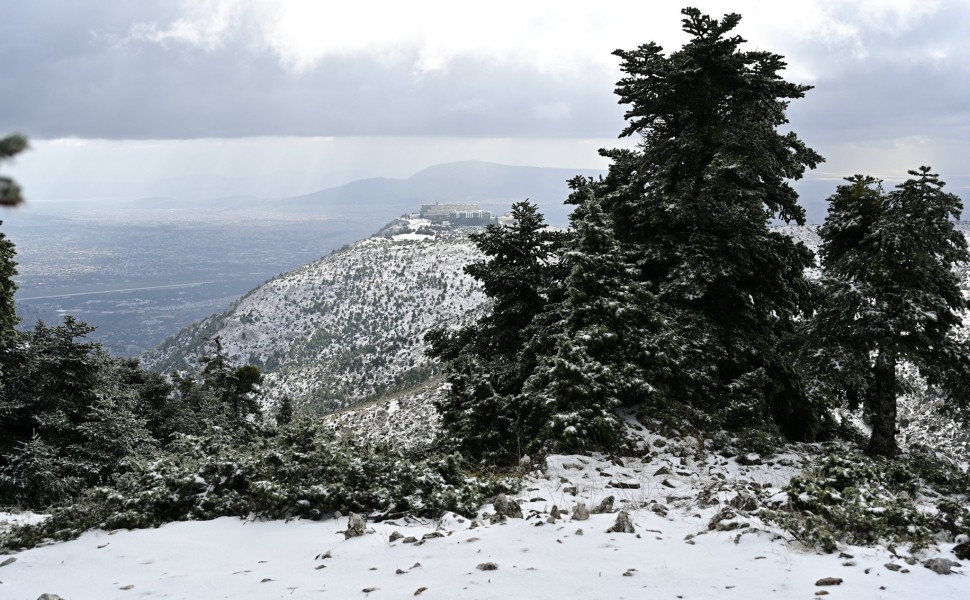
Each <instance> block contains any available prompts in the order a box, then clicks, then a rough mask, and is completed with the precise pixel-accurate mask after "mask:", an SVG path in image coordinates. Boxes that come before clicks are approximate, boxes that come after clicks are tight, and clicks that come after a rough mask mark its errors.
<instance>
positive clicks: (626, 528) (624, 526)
mask: <svg viewBox="0 0 970 600" xmlns="http://www.w3.org/2000/svg"><path fill="white" fill-rule="evenodd" d="M606 533H636V530H635V529H634V528H633V521H631V520H630V515H628V514H627V512H626V511H625V510H621V511H620V514H618V515H616V523H613V526H612V527H610V528H609V529H607V530H606Z"/></svg>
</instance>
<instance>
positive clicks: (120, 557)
mask: <svg viewBox="0 0 970 600" xmlns="http://www.w3.org/2000/svg"><path fill="white" fill-rule="evenodd" d="M636 435H637V436H638V437H639V441H640V443H641V444H643V445H646V446H648V447H651V448H654V447H662V448H663V451H660V452H649V453H646V454H645V458H643V459H637V458H624V459H622V460H618V461H614V460H611V459H609V458H607V457H604V456H598V455H594V456H584V455H554V456H550V457H548V458H547V459H546V461H545V462H544V463H543V464H541V465H539V466H538V467H539V468H536V469H534V470H532V471H531V472H530V473H528V474H527V475H526V476H525V477H524V478H523V486H522V489H521V491H520V492H519V493H518V494H515V495H514V498H515V499H516V500H517V501H518V502H519V503H520V505H521V508H522V513H523V515H524V517H525V518H524V519H507V520H496V521H494V522H493V521H492V520H491V519H490V517H491V516H492V514H493V513H494V507H493V506H492V505H491V504H486V505H485V506H483V507H482V509H481V511H479V513H478V515H476V519H475V522H473V520H471V519H467V518H463V517H460V516H458V515H454V514H446V515H445V516H443V517H442V518H441V519H438V520H429V519H416V518H402V519H399V520H397V521H385V522H381V523H368V524H367V533H366V534H365V535H364V536H362V537H358V538H350V539H344V535H343V533H342V532H343V531H344V530H345V529H347V526H348V518H347V517H346V516H343V517H338V518H330V519H325V520H322V521H302V520H296V521H289V522H283V521H252V520H240V519H234V518H222V519H216V520H213V521H208V522H187V523H173V524H169V525H165V526H163V527H160V528H158V529H154V530H140V531H117V532H104V531H93V532H88V533H87V534H85V535H83V536H82V537H81V538H79V539H77V540H74V541H71V542H64V543H57V544H51V545H48V546H44V547H40V548H35V549H32V550H27V551H24V552H21V553H18V554H16V555H14V556H13V557H14V558H16V561H15V562H12V563H10V564H7V565H6V566H4V567H2V568H0V581H2V584H0V598H12V599H20V598H24V599H34V598H37V597H38V596H39V595H40V594H42V593H45V592H47V593H56V594H58V595H60V596H62V597H63V598H69V599H75V600H78V599H86V598H91V599H112V598H124V599H129V598H134V597H153V598H233V599H243V600H245V599H263V598H311V597H313V598H316V597H320V596H321V594H323V595H324V597H332V598H341V599H343V598H371V599H381V598H387V599H392V598H399V599H403V598H413V597H414V596H415V594H416V593H417V592H418V591H419V590H422V589H423V590H424V591H422V592H421V593H420V594H419V595H420V597H421V598H422V599H427V598H431V599H434V598H440V599H462V598H467V599H476V600H485V599H492V598H494V599H501V600H507V599H508V598H530V599H550V600H553V599H561V598H583V599H603V600H607V599H609V600H614V599H624V598H629V599H634V598H637V599H640V598H685V599H692V598H767V597H771V598H778V599H788V598H792V599H795V598H808V597H812V596H813V595H814V594H815V592H816V591H819V590H821V589H825V590H827V591H829V592H830V595H832V596H833V597H839V598H885V599H900V600H902V599H907V598H913V597H924V596H925V597H936V598H941V599H942V598H959V597H963V596H964V595H965V594H966V590H967V585H966V579H965V578H964V577H963V576H961V574H962V573H965V570H964V569H962V568H960V567H958V568H957V571H958V572H959V573H961V574H954V575H938V574H936V573H934V572H932V571H930V570H929V569H926V568H923V567H922V566H921V565H920V564H919V563H916V562H915V561H912V562H911V563H907V562H906V560H905V559H906V558H907V553H906V551H905V550H904V549H902V548H899V549H890V548H889V547H888V546H887V547H873V548H861V547H852V546H842V547H840V548H839V550H840V551H841V552H842V554H839V553H833V554H821V553H818V552H815V551H813V550H811V549H807V548H804V547H802V546H801V545H800V544H799V543H798V542H796V541H794V540H792V539H791V538H790V537H788V536H786V535H784V534H782V533H779V531H778V530H777V529H774V528H772V527H771V526H769V525H766V524H765V523H763V522H762V521H761V520H760V519H759V518H758V517H757V515H756V514H749V513H746V512H744V511H741V510H737V511H733V514H732V516H730V517H726V518H723V519H721V520H720V521H718V518H719V517H716V516H715V515H720V512H719V511H720V510H721V509H722V508H723V507H724V506H725V505H727V503H728V502H729V501H730V499H731V498H732V497H734V496H735V495H737V494H738V493H739V492H740V491H741V490H747V489H758V487H760V488H761V489H762V490H763V491H765V492H766V493H767V495H768V496H769V497H771V499H772V501H776V502H784V500H785V498H784V494H783V493H780V492H779V490H780V487H782V486H783V485H784V484H785V483H786V482H787V481H788V479H789V478H790V477H791V476H792V475H794V474H796V473H798V472H799V469H800V468H799V467H798V466H794V465H795V464H796V463H798V462H805V461H806V460H808V455H804V456H800V455H799V454H798V453H797V452H794V453H789V454H785V455H780V456H778V457H775V458H774V459H771V458H766V460H765V464H762V465H751V466H749V465H741V464H738V463H737V462H736V461H735V460H734V459H729V458H725V457H723V456H720V455H718V454H716V453H712V452H706V451H702V450H700V448H701V447H702V446H703V445H702V444H700V443H699V441H698V440H696V439H693V438H690V437H684V438H663V437H662V436H659V435H656V434H653V433H651V432H649V431H647V430H645V429H642V428H641V430H640V431H638V432H636ZM689 450H690V452H688V451H689ZM705 494H706V496H705ZM711 494H713V496H714V497H716V500H713V501H711V500H710V498H711V497H712V496H711ZM608 496H613V497H614V507H615V508H614V510H613V512H612V513H603V514H592V515H591V516H590V517H589V519H588V520H584V521H579V520H573V519H572V518H571V517H570V516H569V515H570V513H571V512H572V509H573V508H574V507H575V506H576V505H577V504H578V503H579V502H583V503H585V504H586V506H587V507H588V508H590V509H592V507H594V506H597V505H598V504H599V503H600V502H601V501H602V500H603V499H604V498H606V497H608ZM704 497H706V498H708V500H707V501H704V500H702V499H703V498H704ZM553 505H556V506H557V507H558V508H559V509H560V510H561V511H562V513H563V514H562V517H561V518H560V519H559V520H558V521H555V522H552V523H550V522H549V521H550V518H551V517H550V513H551V511H552V507H553ZM620 510H625V511H627V512H628V514H629V515H630V517H631V519H632V521H633V523H634V526H635V528H636V533H635V534H626V533H607V529H608V528H609V527H610V526H611V525H613V523H614V521H615V520H616V518H617V514H618V511H620ZM712 521H714V524H715V525H716V527H713V528H712V525H711V523H712ZM428 534H435V535H438V536H440V537H427V538H426V537H425V536H427V535H428ZM398 536H403V537H404V538H405V539H401V538H400V537H398ZM408 536H412V537H414V538H416V539H417V540H418V541H417V543H405V541H406V538H407V537H408ZM951 547H952V544H941V545H940V546H939V547H935V548H931V549H929V550H926V551H921V552H920V553H918V554H917V556H916V557H914V558H917V559H918V560H919V561H920V562H922V561H923V560H926V559H928V558H933V557H936V556H943V557H948V558H949V557H952V554H951V553H950V552H949V549H950V548H951ZM896 552H898V555H897V554H895V553H896ZM6 558H7V557H4V556H0V563H3V562H4V560H5V559H6ZM489 562H491V563H495V565H496V566H497V569H496V570H480V569H479V568H477V567H478V566H479V565H483V564H484V563H489ZM887 564H892V566H893V567H894V568H895V569H896V570H891V569H890V568H888V567H887V566H886V565H887ZM825 577H838V578H842V579H843V580H844V582H843V583H842V584H841V585H840V586H837V587H827V588H820V587H818V586H816V585H815V583H816V581H818V580H819V579H821V578H825ZM365 590H371V591H369V592H368V591H365Z"/></svg>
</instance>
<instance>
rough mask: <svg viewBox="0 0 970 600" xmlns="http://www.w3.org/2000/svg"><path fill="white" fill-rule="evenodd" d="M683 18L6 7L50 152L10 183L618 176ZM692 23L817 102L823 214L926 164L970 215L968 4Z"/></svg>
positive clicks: (207, 1)
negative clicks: (472, 166)
mask: <svg viewBox="0 0 970 600" xmlns="http://www.w3.org/2000/svg"><path fill="white" fill-rule="evenodd" d="M685 2H687V0H677V1H668V0H659V1H658V0H652V1H650V2H647V1H644V0H634V1H626V0H615V1H606V2H600V3H592V2H588V1H587V2H582V3H573V2H568V1H563V0H560V1H556V2H550V1H545V0H530V1H528V2H523V1H521V0H516V1H506V0H490V1H489V2H481V3H471V2H455V1H454V0H451V1H423V0H410V1H408V2H401V1H394V0H392V1H372V0H356V1H354V2H346V1H339V2H336V1H331V0H305V1H300V0H185V1H182V0H152V1H148V0H140V1H138V2H119V1H118V0H76V1H70V2H68V1H64V0H30V1H27V0H0V89H3V90H4V91H5V93H4V99H3V101H2V102H3V109H2V110H0V133H9V132H14V131H20V132H23V133H25V134H27V135H28V136H29V137H30V138H31V140H32V150H31V151H30V153H29V154H26V155H24V156H23V157H21V158H18V160H17V161H16V163H15V164H12V165H9V164H8V165H4V166H3V167H2V168H3V170H4V172H5V173H8V174H11V175H13V176H14V177H16V178H17V179H18V180H19V181H20V182H21V183H22V185H23V186H24V187H25V189H26V191H27V193H28V194H29V195H30V198H31V199H32V200H34V201H38V202H42V201H45V200H50V199H63V200H93V199H101V200H104V199H110V198H134V197H141V196H160V195H175V196H181V197H206V196H217V195H230V194H239V193H247V194H253V195H259V196H283V195H290V194H296V193H304V192H310V191H314V190H316V189H320V188H322V187H326V186H328V185H333V184H337V183H342V182H344V181H348V180H350V179H354V178H358V177H363V176H391V177H404V176H407V175H410V174H411V173H413V172H415V171H417V170H419V169H421V168H423V167H425V166H428V165H431V164H435V163H440V162H447V161H453V160H464V159H481V160H492V161H496V162H503V163H507V164H522V165H537V166H561V167H573V168H586V167H604V166H605V165H604V164H603V163H602V162H601V159H600V158H599V157H598V156H597V154H596V149H597V148H599V147H604V146H613V145H616V144H617V143H618V142H617V140H616V136H617V134H618V133H619V131H620V129H621V128H622V126H623V119H622V115H623V109H622V107H621V106H619V105H617V103H616V99H615V96H614V95H613V85H614V83H615V82H616V80H617V79H618V78H619V76H620V73H619V70H618V68H617V61H616V58H615V57H613V56H612V55H611V52H612V50H614V49H616V48H633V47H636V46H637V45H639V44H642V43H645V42H648V41H656V42H658V43H660V44H661V45H663V46H664V48H666V49H667V50H673V49H676V48H678V47H679V46H680V45H682V44H683V43H684V42H685V41H686V39H687V38H686V35H685V34H683V33H682V32H681V30H680V18H681V17H680V14H679V11H680V8H681V7H682V6H683V5H684V3H685ZM692 4H693V5H695V6H698V7H699V8H701V9H702V10H704V11H705V12H708V13H710V14H714V15H721V14H723V13H724V12H726V11H735V12H739V13H741V15H742V16H743V20H742V23H741V26H740V28H739V33H740V34H741V35H743V36H744V37H745V38H746V39H748V40H749V47H751V48H757V49H764V50H770V51H773V52H776V53H779V54H782V55H784V56H785V57H786V58H787V60H788V64H789V67H788V70H787V72H786V76H787V78H788V79H790V80H793V81H797V82H801V83H807V84H811V85H814V86H816V89H815V90H813V91H811V92H809V93H808V95H807V97H806V98H805V99H802V100H799V101H796V102H795V103H794V104H793V105H792V107H791V109H790V111H789V116H790V119H791V127H792V128H793V129H794V130H795V131H796V132H798V134H799V135H800V136H801V137H802V138H803V139H804V140H805V141H806V142H808V143H809V144H810V145H811V146H813V147H814V148H815V149H816V150H818V151H819V152H821V153H822V154H823V155H824V156H825V157H826V158H827V159H828V161H827V162H826V163H825V164H824V165H822V167H821V168H820V169H819V170H818V171H817V172H816V173H814V174H813V175H812V180H813V185H810V186H807V187H805V188H804V190H805V192H804V193H805V195H809V194H811V195H814V196H817V195H819V194H827V193H830V191H831V189H832V188H834V185H835V182H836V181H837V180H838V178H840V177H842V176H845V175H848V174H852V173H857V172H864V173H870V174H874V175H877V176H882V177H885V178H886V179H887V180H889V181H892V179H893V178H894V177H897V176H899V175H901V174H905V170H906V169H908V168H914V167H916V166H918V165H920V164H930V165H932V166H934V167H935V168H936V170H937V171H939V172H940V173H941V175H942V177H943V178H944V179H945V180H947V181H949V182H950V187H949V189H950V190H952V191H956V192H958V193H960V194H961V195H962V196H963V197H964V198H965V200H968V199H970V193H968V192H970V167H968V166H967V163H966V161H965V159H964V157H967V156H970V73H968V71H970V2H966V1H965V0H952V1H942V0H941V1H933V0H805V1H799V0H792V1H790V2H784V3H783V2H777V1H764V2H762V1H758V0H737V1H735V2H726V1H724V0H718V1H701V0H694V2H693V3H692ZM823 184H824V185H823ZM825 186H828V187H825ZM820 190H823V191H820ZM811 201H812V198H806V202H807V203H810V202H811Z"/></svg>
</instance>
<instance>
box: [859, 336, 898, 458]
mask: <svg viewBox="0 0 970 600" xmlns="http://www.w3.org/2000/svg"><path fill="white" fill-rule="evenodd" d="M875 376H876V381H875V390H874V398H873V403H872V409H873V414H872V437H871V438H869V446H868V447H867V448H866V454H868V455H870V456H885V457H888V458H892V457H894V456H896V455H897V454H899V447H898V446H896V351H895V350H886V349H883V350H880V351H879V357H878V358H877V359H876V366H875Z"/></svg>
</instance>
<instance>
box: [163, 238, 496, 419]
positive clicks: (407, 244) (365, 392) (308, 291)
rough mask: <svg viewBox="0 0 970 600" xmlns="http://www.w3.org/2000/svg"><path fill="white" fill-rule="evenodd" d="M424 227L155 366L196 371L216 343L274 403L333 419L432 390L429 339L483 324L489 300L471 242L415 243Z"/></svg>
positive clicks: (217, 324)
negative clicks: (253, 368) (451, 327)
mask: <svg viewBox="0 0 970 600" xmlns="http://www.w3.org/2000/svg"><path fill="white" fill-rule="evenodd" d="M425 226H427V222H425V221H422V220H420V219H416V220H399V221H396V222H394V223H392V224H391V225H389V226H388V227H387V228H385V229H384V230H382V231H381V232H380V233H379V234H377V235H375V236H373V237H371V238H369V239H366V240H363V241H361V242H357V243H355V244H352V245H351V246H349V247H346V248H344V249H341V250H339V251H337V252H335V253H333V254H332V255H330V256H328V257H326V258H322V259H320V260H318V261H315V262H313V263H311V264H309V265H306V266H305V267H302V268H300V269H298V270H296V271H293V272H291V273H287V274H284V275H281V276H280V277H277V278H275V279H273V280H270V281H268V282H266V283H265V284H264V285H262V286H260V287H259V288H257V289H255V290H253V291H252V292H250V293H249V294H247V295H246V296H244V297H243V298H242V299H240V300H239V301H238V302H236V303H235V304H234V305H233V306H232V307H230V308H229V310H227V311H226V312H224V313H222V314H220V315H215V316H212V317H209V318H207V319H204V320H202V321H200V322H198V323H195V324H194V325H192V326H190V327H188V328H186V329H184V330H182V331H181V332H180V333H179V334H178V335H176V336H174V337H172V338H169V339H168V340H166V341H165V342H164V343H163V344H162V345H161V346H159V347H158V348H157V349H155V350H154V351H153V352H152V353H150V354H149V355H148V356H146V357H145V363H146V365H148V366H150V367H152V368H155V369H159V370H163V371H172V370H181V369H187V368H192V367H193V366H194V365H196V364H197V360H198V357H199V356H200V353H202V352H205V351H206V350H207V349H208V348H209V346H210V344H209V342H208V341H207V340H208V339H211V338H213V337H215V336H218V337H219V338H220V339H221V340H222V343H223V346H224V348H225V350H226V352H227V353H228V354H229V356H230V358H232V359H233V360H234V361H236V362H238V363H242V362H246V363H249V364H255V365H257V366H259V367H260V368H261V369H262V370H263V371H264V372H265V374H266V381H265V385H264V388H265V390H266V394H267V401H268V402H270V403H272V402H273V401H275V400H278V399H279V398H282V397H284V396H289V397H290V398H292V399H293V400H295V401H296V402H297V403H298V404H309V405H312V406H314V407H315V408H318V409H320V410H322V411H332V410H336V409H339V408H341V407H344V406H347V405H353V404H357V403H360V402H363V401H366V400H367V399H369V398H373V397H377V396H380V395H382V394H385V393H388V392H391V391H394V390H400V389H405V388H408V387H411V386H413V385H415V384H418V383H421V382H424V381H426V380H427V379H428V377H429V376H430V375H431V374H433V372H434V370H435V367H434V365H433V364H432V362H431V361H430V360H429V359H428V358H427V357H426V356H425V352H424V351H425V345H424V342H423V336H424V334H425V333H426V332H427V331H428V330H429V329H431V328H432V327H434V326H437V325H444V324H449V323H460V322H465V321H468V320H470V319H474V318H476V317H477V316H478V314H479V312H480V311H481V310H482V307H483V306H484V303H485V296H484V294H482V292H481V291H480V289H479V286H478V284H477V283H476V282H475V281H474V280H473V279H471V278H470V277H468V276H467V275H465V274H464V272H463V267H464V266H465V265H466V264H467V263H468V262H470V261H472V260H475V258H476V257H477V256H478V254H477V250H476V249H475V248H474V246H473V245H472V244H471V242H470V241H469V239H468V233H467V231H465V230H461V229H454V230H439V231H437V232H435V234H434V235H424V234H418V233H416V230H417V229H419V228H421V227H425Z"/></svg>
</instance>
